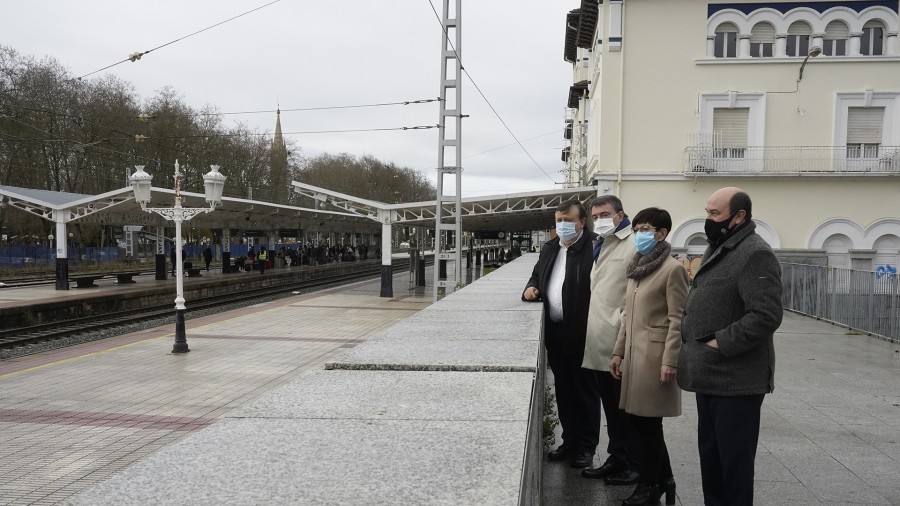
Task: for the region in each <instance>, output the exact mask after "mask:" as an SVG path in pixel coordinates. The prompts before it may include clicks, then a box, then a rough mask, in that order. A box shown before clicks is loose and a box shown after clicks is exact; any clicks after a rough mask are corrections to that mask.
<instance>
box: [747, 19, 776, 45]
mask: <svg viewBox="0 0 900 506" xmlns="http://www.w3.org/2000/svg"><path fill="white" fill-rule="evenodd" d="M760 42H762V43H766V44H768V43H773V42H775V27H774V26H772V25H770V24H769V23H756V24H755V25H753V29H752V30H751V31H750V43H751V44H756V43H760Z"/></svg>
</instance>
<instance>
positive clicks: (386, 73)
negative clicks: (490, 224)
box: [0, 0, 578, 197]
mask: <svg viewBox="0 0 900 506" xmlns="http://www.w3.org/2000/svg"><path fill="white" fill-rule="evenodd" d="M269 1H270V0H254V1H247V0H245V1H237V0H216V1H212V0H191V1H185V0H155V1H152V2H134V1H122V0H85V1H77V2H76V1H71V0H41V1H28V2H4V3H3V13H2V16H0V44H4V45H8V46H11V47H13V48H15V49H16V50H17V51H19V52H20V53H23V54H25V55H33V56H36V57H43V56H52V57H53V58H56V59H57V60H58V61H59V62H60V63H61V64H62V65H64V66H65V67H66V68H68V69H69V71H71V72H72V74H74V75H76V76H81V75H84V74H88V73H90V72H93V71H96V70H98V69H100V68H102V67H105V66H107V65H110V64H113V63H115V62H117V61H120V60H122V59H124V58H126V57H127V56H128V54H129V53H132V52H135V51H146V50H148V49H152V48H155V47H157V46H160V45H162V44H165V43H167V42H170V41H173V40H175V39H178V38H180V37H184V36H185V35H188V34H190V33H192V32H195V31H197V30H200V29H203V28H206V27H208V26H210V25H213V24H215V23H218V22H220V21H223V20H225V19H228V18H230V17H233V16H236V15H238V14H241V13H243V12H246V11H248V10H251V9H253V8H256V7H259V6H263V5H265V4H267V3H269ZM431 2H432V3H433V5H434V6H435V8H436V9H437V11H438V13H440V12H441V7H442V0H431ZM577 4H578V2H576V1H574V0H570V1H568V2H567V1H547V0H462V9H463V13H462V52H461V56H462V62H463V65H464V66H465V68H466V70H467V71H468V72H469V74H470V75H471V76H472V78H473V79H474V81H475V83H476V84H477V85H478V87H479V88H480V89H481V90H482V92H483V93H484V94H485V96H486V97H487V99H488V100H489V101H490V103H491V104H492V105H493V107H494V108H495V109H496V111H497V112H498V113H499V115H500V117H501V118H502V119H503V121H505V122H506V124H507V125H508V126H509V128H510V129H511V130H512V131H513V133H514V134H515V135H516V137H518V138H519V140H520V141H522V144H523V145H524V146H525V148H526V149H527V150H528V152H529V153H530V154H531V155H532V156H533V157H534V159H535V160H536V161H537V164H539V165H540V167H541V168H542V169H543V172H542V170H541V169H539V168H538V166H536V165H535V163H534V162H532V160H531V159H530V158H529V157H528V155H527V154H526V153H525V151H523V150H522V148H520V147H519V146H518V145H516V144H515V140H514V139H513V137H512V136H511V135H510V134H509V132H508V131H507V130H506V129H505V128H504V127H503V124H502V123H501V122H500V120H498V119H497V116H496V115H495V114H494V113H493V112H492V111H491V109H490V108H489V107H488V105H487V103H486V102H485V100H484V99H482V98H481V96H480V95H479V94H478V92H477V91H476V89H475V87H474V86H473V85H472V83H471V81H469V80H468V79H466V80H464V81H463V85H462V90H463V93H462V110H463V113H464V114H467V115H469V116H470V117H469V118H467V119H466V120H464V124H463V132H462V140H463V160H462V161H463V167H464V171H463V183H462V184H463V196H465V197H468V196H480V195H486V194H495V193H514V192H521V191H539V190H547V189H552V188H554V187H558V185H554V183H553V181H557V182H559V181H562V180H563V174H562V173H560V171H561V170H562V169H563V163H562V162H561V161H560V156H559V155H560V149H562V148H563V147H564V145H565V144H564V139H563V136H562V131H563V122H564V119H565V112H566V109H565V105H566V100H567V96H568V87H569V85H570V84H571V65H570V64H568V63H566V62H564V61H563V59H562V55H563V43H564V29H565V16H566V13H567V12H568V11H569V10H570V9H573V8H576V7H577V6H578V5H577ZM442 36H443V34H442V32H441V26H440V23H439V22H438V20H437V18H436V17H435V14H434V12H433V11H432V8H431V6H430V5H429V0H343V1H338V0H318V1H312V0H281V1H279V2H277V3H274V4H272V5H269V6H267V7H264V8H262V9H260V10H257V11H255V12H252V13H250V14H248V15H246V16H243V17H240V18H238V19H235V20H233V21H230V22H228V23H225V24H223V25H221V26H218V27H215V28H212V29H210V30H208V31H205V32H203V33H200V34H197V35H194V36H192V37H190V38H187V39H184V40H181V41H178V42H175V43H174V44H171V45H168V46H166V47H163V48H160V49H157V50H155V51H153V52H151V53H149V54H147V55H145V56H144V57H143V58H142V59H141V60H140V61H138V62H135V63H131V62H125V63H122V64H119V65H116V66H114V67H112V68H110V69H108V70H106V71H104V73H111V74H114V75H116V76H118V77H119V78H121V79H123V80H125V81H128V82H130V83H132V84H133V85H134V87H135V89H136V91H137V92H138V94H139V95H140V96H141V97H142V98H143V99H148V98H150V97H151V96H152V95H153V94H154V93H155V91H156V90H159V89H160V88H162V87H164V86H166V85H171V86H173V87H174V88H175V89H177V90H178V91H179V92H180V93H181V94H182V96H183V98H184V100H185V102H186V103H187V104H189V105H190V106H192V107H194V108H197V109H199V108H200V107H202V106H203V105H205V104H212V105H214V106H216V107H217V108H218V109H219V110H220V111H221V112H236V111H255V110H270V109H275V108H276V107H277V106H278V105H279V104H280V106H281V109H282V110H283V112H282V114H281V123H282V128H283V130H284V132H304V131H307V132H308V131H321V130H344V129H372V128H393V127H404V126H405V127H410V126H417V125H435V124H437V122H438V111H439V106H438V104H437V102H432V103H429V104H424V105H408V106H392V107H376V108H365V109H345V110H327V111H304V112H287V111H284V109H292V108H307V107H325V106H346V105H357V104H373V103H384V102H398V101H407V100H418V99H426V98H436V97H438V96H439V94H440V87H439V81H440V50H441V47H442V44H441V37H442ZM100 75H103V73H100V74H94V75H93V76H92V77H97V76H100ZM225 121H226V122H227V123H229V124H230V123H231V122H234V121H241V122H245V123H247V124H248V125H250V126H252V127H258V128H260V129H261V130H269V131H273V130H274V126H275V114H274V113H265V114H242V115H228V116H225ZM290 137H291V138H293V139H294V140H295V141H296V142H297V143H298V144H299V146H300V148H301V150H302V152H303V153H304V154H305V155H307V156H314V155H317V154H320V153H323V152H327V153H335V154H336V153H342V152H346V153H351V154H355V155H365V154H368V155H372V156H375V157H377V158H379V159H381V160H384V161H392V162H394V163H396V164H397V165H399V166H403V167H409V168H412V169H417V170H421V171H423V172H424V173H425V174H426V175H427V176H428V177H429V178H430V179H431V180H432V181H434V180H435V177H436V176H435V170H434V168H435V167H436V165H437V138H438V134H437V129H431V130H419V131H401V132H396V131H393V132H363V133H330V134H294V135H290ZM221 164H222V171H223V173H226V174H227V172H228V170H229V167H228V161H227V160H223V161H222V162H221ZM234 170H237V169H236V168H235V169H234ZM544 172H546V173H547V174H549V176H548V175H547V174H544ZM551 178H552V179H551ZM448 184H449V180H448Z"/></svg>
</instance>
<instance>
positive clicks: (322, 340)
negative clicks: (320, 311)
mask: <svg viewBox="0 0 900 506" xmlns="http://www.w3.org/2000/svg"><path fill="white" fill-rule="evenodd" d="M191 337H192V338H194V339H239V340H240V339H242V340H247V341H300V342H308V343H334V344H358V343H362V342H365V341H366V340H365V339H347V338H346V337H297V336H293V337H292V336H223V335H220V334H201V333H199V332H194V333H193V334H191Z"/></svg>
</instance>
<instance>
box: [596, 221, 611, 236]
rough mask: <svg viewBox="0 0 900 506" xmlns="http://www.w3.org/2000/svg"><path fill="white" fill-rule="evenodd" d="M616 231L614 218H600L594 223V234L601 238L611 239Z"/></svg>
mask: <svg viewBox="0 0 900 506" xmlns="http://www.w3.org/2000/svg"><path fill="white" fill-rule="evenodd" d="M615 230H616V226H615V225H614V224H613V219H612V218H600V219H598V220H597V221H595V222H594V232H595V233H596V234H597V235H599V236H600V237H603V238H606V237H609V236H610V234H612V233H613V231H615Z"/></svg>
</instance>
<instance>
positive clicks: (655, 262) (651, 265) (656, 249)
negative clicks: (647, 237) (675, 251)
mask: <svg viewBox="0 0 900 506" xmlns="http://www.w3.org/2000/svg"><path fill="white" fill-rule="evenodd" d="M671 252H672V245H671V244H669V243H667V242H666V241H659V242H657V243H656V246H653V249H651V250H650V253H647V254H646V255H642V254H640V253H639V252H635V254H634V256H633V257H632V258H631V262H628V267H627V268H626V269H625V276H626V277H629V278H631V279H641V278H644V277H646V276H647V275H648V274H650V273H651V272H653V271H655V270H656V269H659V266H660V265H662V264H663V262H665V261H666V258H667V257H668V256H669V253H671Z"/></svg>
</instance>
